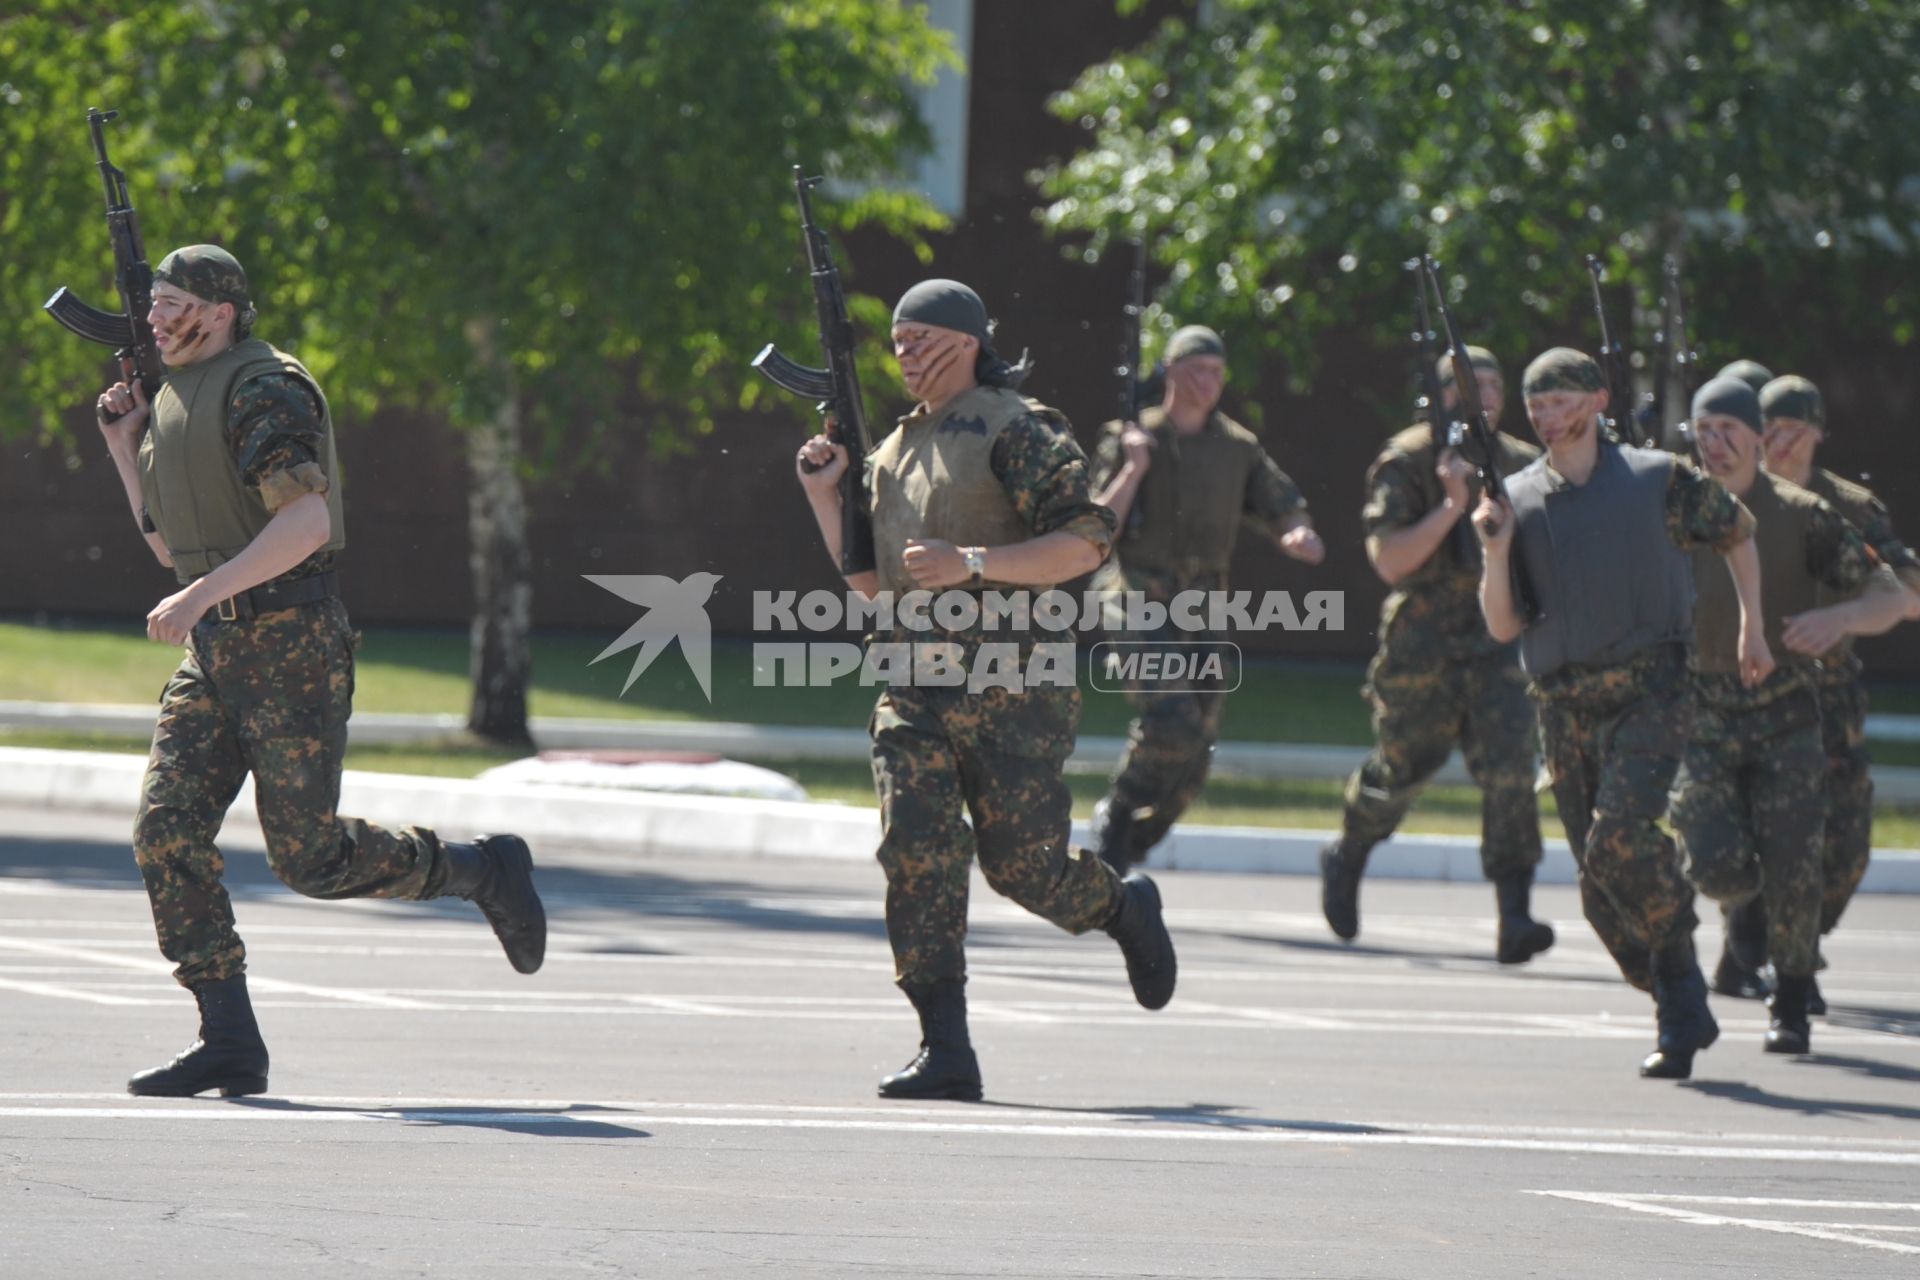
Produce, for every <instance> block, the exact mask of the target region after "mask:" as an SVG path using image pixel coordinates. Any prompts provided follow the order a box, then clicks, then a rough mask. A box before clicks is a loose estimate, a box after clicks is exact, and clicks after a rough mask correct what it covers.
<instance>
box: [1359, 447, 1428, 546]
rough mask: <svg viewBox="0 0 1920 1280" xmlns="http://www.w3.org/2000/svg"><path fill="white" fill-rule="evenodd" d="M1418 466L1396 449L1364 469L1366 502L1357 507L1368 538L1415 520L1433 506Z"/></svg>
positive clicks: (1415, 521) (1391, 530)
mask: <svg viewBox="0 0 1920 1280" xmlns="http://www.w3.org/2000/svg"><path fill="white" fill-rule="evenodd" d="M1418 466H1419V464H1418V463H1417V462H1416V461H1415V460H1414V459H1412V458H1410V457H1408V456H1407V455H1406V454H1404V453H1401V452H1400V451H1399V450H1398V449H1389V450H1388V451H1387V452H1385V453H1383V454H1381V455H1380V456H1379V457H1378V458H1377V459H1375V460H1374V464H1373V466H1372V468H1370V469H1369V470H1368V472H1367V505H1366V506H1364V507H1362V508H1361V509H1360V523H1361V527H1362V528H1363V529H1364V530H1365V532H1366V535H1367V536H1368V537H1369V538H1371V537H1374V536H1375V535H1377V534H1382V533H1392V532H1393V531H1394V530H1395V529H1404V528H1406V527H1407V526H1408V525H1410V524H1415V523H1417V522H1418V521H1419V520H1420V519H1421V517H1423V516H1425V515H1426V514H1427V512H1428V511H1430V510H1431V509H1432V505H1431V503H1429V501H1428V497H1427V492H1426V486H1425V485H1424V484H1422V482H1421V476H1420V474H1419V471H1418Z"/></svg>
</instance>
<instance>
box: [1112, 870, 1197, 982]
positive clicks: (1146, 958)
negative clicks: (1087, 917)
mask: <svg viewBox="0 0 1920 1280" xmlns="http://www.w3.org/2000/svg"><path fill="white" fill-rule="evenodd" d="M1104 927H1105V929H1106V931H1107V936H1108V937H1110V938H1112V939H1113V940H1114V941H1115V942H1117V943H1119V944H1120V954H1121V955H1123V956H1125V957H1126V960H1127V981H1128V982H1131V983H1132V984H1133V998H1134V999H1135V1000H1138V1001H1139V1002H1140V1003H1141V1005H1142V1006H1143V1007H1145V1008H1148V1009H1163V1008H1165V1007H1166V1004H1167V1001H1169V1000H1171V999H1173V984H1174V980H1175V978H1176V977H1177V976H1178V974H1179V962H1178V961H1177V960H1176V959H1175V958H1174V954H1173V937H1172V935H1171V934H1169V933H1168V932H1167V922H1166V918H1165V917H1164V915H1163V914H1162V913H1161V910H1160V887H1159V886H1158V885H1156V884H1154V882H1153V881H1152V880H1150V879H1149V878H1147V876H1146V875H1144V874H1142V873H1141V872H1138V871H1136V872H1134V873H1133V874H1132V875H1129V876H1128V877H1127V878H1126V879H1124V880H1122V881H1121V882H1120V901H1119V903H1118V905H1116V906H1115V907H1114V910H1113V917H1112V918H1111V919H1110V920H1108V921H1107V923H1106V925H1105V926H1104Z"/></svg>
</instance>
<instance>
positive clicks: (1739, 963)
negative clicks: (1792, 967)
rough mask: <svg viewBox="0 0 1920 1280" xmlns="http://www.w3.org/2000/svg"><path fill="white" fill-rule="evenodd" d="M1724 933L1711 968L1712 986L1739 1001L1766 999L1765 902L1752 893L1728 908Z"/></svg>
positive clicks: (1722, 993)
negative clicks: (1718, 956)
mask: <svg viewBox="0 0 1920 1280" xmlns="http://www.w3.org/2000/svg"><path fill="white" fill-rule="evenodd" d="M1726 926H1727V935H1726V940H1725V942H1723V943H1722V944H1721V947H1720V962H1719V963H1718V964H1716V965H1715V966H1714V967H1713V989H1714V990H1715V991H1717V992H1719V993H1720V994H1721V995H1723V996H1734V997H1736V998H1738V999H1741V1000H1764V999H1766V998H1767V991H1768V986H1767V980H1766V978H1765V976H1764V975H1763V974H1762V973H1761V970H1762V968H1764V967H1765V965H1766V963H1767V904H1766V903H1764V902H1762V901H1761V900H1760V896H1759V895H1758V894H1755V895H1754V896H1753V897H1752V898H1750V899H1748V900H1747V901H1746V902H1743V903H1741V904H1740V905H1739V906H1737V907H1731V908H1729V909H1728V910H1727V916H1726Z"/></svg>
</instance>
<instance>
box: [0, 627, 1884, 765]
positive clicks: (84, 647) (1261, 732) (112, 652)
mask: <svg viewBox="0 0 1920 1280" xmlns="http://www.w3.org/2000/svg"><path fill="white" fill-rule="evenodd" d="M613 638H614V637H613V636H612V635H605V636H602V635H591V636H588V635H539V636H536V637H534V641H533V651H534V683H533V691H532V694H531V698H530V705H531V708H532V713H533V714H534V715H536V716H577V717H589V718H595V717H604V718H611V719H630V720H739V721H750V722H753V723H757V724H770V725H816V724H819V725H855V726H858V725H864V724H865V723H866V720H867V713H868V711H869V710H871V708H872V706H873V697H874V694H873V690H872V689H868V688H862V687H861V686H859V685H858V684H852V683H846V682H840V683H837V684H834V685H831V686H828V687H825V688H818V689H794V688H782V687H777V686H770V685H758V686H756V685H755V684H754V669H753V649H752V646H751V645H748V644H741V643H724V642H723V643H716V644H715V645H714V649H713V701H712V702H711V703H709V702H708V701H707V699H706V697H705V695H704V694H702V693H701V691H700V687H699V685H698V684H697V683H696V682H695V681H694V679H693V675H692V673H691V672H690V671H688V669H687V665H686V662H685V661H684V660H683V659H682V658H681V657H680V655H679V654H678V652H669V653H666V654H663V655H661V657H660V658H659V659H658V660H657V661H655V662H654V664H653V665H652V666H651V667H649V668H648V669H647V671H646V672H645V673H644V674H643V675H642V676H641V677H640V678H639V679H638V680H637V681H635V682H634V685H633V688H632V689H630V690H628V691H627V692H626V694H625V695H624V696H623V695H622V694H621V691H620V686H621V684H622V683H623V682H624V681H625V680H626V678H627V672H628V669H629V667H630V665H631V661H632V658H631V654H630V652H629V653H620V654H615V655H614V656H613V657H611V658H609V659H607V660H606V661H604V662H601V663H597V664H596V663H594V662H593V659H594V657H595V656H596V655H597V654H599V653H600V651H601V650H602V649H604V648H605V647H606V646H607V644H609V643H611V641H612V640H613ZM178 660H179V651H178V650H175V649H170V648H167V647H165V646H162V645H157V644H154V643H152V642H151V641H149V640H147V639H146V637H145V635H144V634H143V633H142V632H141V631H139V630H138V629H137V628H136V627H134V626H132V625H128V626H125V627H102V626H97V625H90V626H86V627H78V626H60V625H50V626H42V625H34V624H28V623H20V622H0V700H16V699H17V700H25V701H50V702H109V703H151V702H153V701H154V700H155V699H156V698H158V696H159V693H160V688H161V686H162V685H163V684H165V683H166V679H167V676H168V675H169V674H170V673H171V672H172V670H173V668H174V666H175V664H176V663H177V662H178ZM1362 678H1363V669H1362V667H1361V666H1360V665H1359V664H1357V663H1343V662H1317V663H1314V662H1278V661H1250V662H1249V663H1248V664H1247V667H1246V674H1245V680H1244V683H1243V684H1242V686H1241V688H1240V690H1239V691H1238V692H1237V693H1235V694H1234V695H1233V698H1232V699H1231V701H1230V702H1229V704H1228V707H1227V719H1226V729H1225V735H1224V736H1225V737H1227V738H1228V739H1234V740H1240V741H1246V742H1320V743H1332V744H1336V745H1343V746H1367V745H1369V744H1370V743H1371V742H1372V740H1373V737H1372V730H1371V727H1370V725H1369V723H1368V714H1367V707H1366V704H1365V703H1364V702H1363V701H1362V700H1361V698H1360V696H1359V691H1360V683H1361V680H1362ZM1082 687H1083V688H1086V689H1087V693H1086V710H1085V715H1084V717H1083V719H1082V721H1081V726H1080V731H1081V732H1082V733H1088V734H1112V735H1119V734H1124V733H1125V732H1126V726H1127V721H1128V720H1129V719H1130V718H1131V710H1130V708H1129V707H1128V705H1127V703H1126V700H1125V699H1124V698H1122V697H1121V696H1120V695H1118V694H1112V693H1100V692H1097V691H1095V690H1092V689H1091V688H1088V687H1087V682H1085V681H1082ZM356 688H357V693H356V696H355V699H354V706H355V708H356V709H357V710H360V711H386V712H416V713H438V714H450V715H463V714H465V712H466V709H467V699H468V694H469V684H468V679H467V637H466V633H465V632H464V631H460V632H454V631H429V630H409V629H404V628H380V627H376V628H369V629H368V630H367V631H366V633H365V641H364V643H363V644H362V646H361V648H360V654H359V663H358V667H357V670H356ZM1873 705H1874V708H1875V709H1876V710H1880V711H1903V712H1909V713H1920V686H1914V685H1905V686H1902V685H1887V686H1876V687H1875V688H1874V690H1873ZM1874 758H1875V759H1876V760H1878V761H1879V762H1881V763H1882V764H1901V765H1920V743H1878V744H1876V745H1875V747H1874Z"/></svg>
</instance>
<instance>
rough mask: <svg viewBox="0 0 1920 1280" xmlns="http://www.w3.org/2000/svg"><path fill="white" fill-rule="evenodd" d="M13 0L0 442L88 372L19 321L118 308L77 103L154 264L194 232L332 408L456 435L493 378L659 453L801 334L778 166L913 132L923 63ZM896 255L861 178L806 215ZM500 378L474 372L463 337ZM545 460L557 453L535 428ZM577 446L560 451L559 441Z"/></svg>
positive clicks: (751, 21)
mask: <svg viewBox="0 0 1920 1280" xmlns="http://www.w3.org/2000/svg"><path fill="white" fill-rule="evenodd" d="M102 12H103V11H102V10H101V9H100V8H99V7H98V6H97V5H90V4H81V3H77V2H72V0H39V3H36V4H31V5H29V6H27V7H26V11H25V12H21V11H19V10H16V11H15V13H14V14H13V16H10V17H4V18H0V78H4V80H5V83H4V84H0V134H3V135H4V137H5V139H6V146H5V147H4V148H0V235H4V239H5V243H6V245H7V246H8V252H7V253H6V254H4V255H0V288H3V289H4V293H5V296H7V297H8V298H10V299H13V300H15V301H14V304H13V305H11V306H9V307H7V308H5V309H4V310H0V350H7V351H10V352H13V353H15V356H16V359H15V360H14V361H13V362H11V368H12V369H13V370H15V371H16V373H15V375H14V376H9V377H8V378H7V379H4V380H0V431H18V430H20V429H23V428H24V429H34V430H38V431H39V432H42V433H48V432H51V431H53V430H54V429H56V424H57V419H58V415H59V413H60V411H61V410H62V409H64V408H67V407H70V406H73V405H75V404H80V403H85V402H87V401H90V400H91V398H92V395H93V393H94V391H95V390H97V388H96V386H95V385H94V384H95V383H96V382H97V381H98V379H99V372H100V360H99V356H100V351H99V349H97V348H96V349H92V350H88V349H86V348H85V347H84V346H82V345H81V344H79V343H77V341H76V340H74V339H72V338H71V337H69V336H68V335H67V334H65V333H64V332H63V331H61V330H59V329H58V328H57V326H55V325H53V324H52V322H51V321H49V320H47V319H46V318H45V317H44V316H40V315H37V314H35V307H33V306H27V305H24V303H25V301H26V300H27V299H32V300H33V301H34V303H35V304H37V303H38V301H39V300H41V299H43V298H45V297H46V296H47V295H48V294H50V293H51V292H52V291H53V288H54V287H55V286H56V285H58V284H62V283H65V284H70V285H72V286H73V287H74V289H75V290H76V292H78V293H80V294H81V296H83V297H85V298H88V299H89V300H90V301H93V302H95V303H96V304H97V305H105V306H111V305H116V304H117V298H115V297H114V295H113V291H112V287H111V274H110V271H111V264H110V261H109V260H108V259H107V258H106V256H105V243H106V242H105V236H104V232H103V231H102V229H101V227H100V224H99V223H98V222H97V221H96V220H95V219H94V218H93V213H94V211H95V210H97V209H98V208H99V207H100V191H99V184H98V181H97V178H96V176H95V174H94V170H93V168H92V166H91V155H90V153H89V151H88V149H87V135H86V123H85V109H86V107H88V106H89V105H101V106H112V107H117V108H118V109H119V110H120V112H121V117H122V118H121V120H119V121H118V122H116V123H115V124H114V125H112V126H110V135H109V136H110V141H111V143H112V145H113V146H114V156H115V159H116V161H117V162H118V163H119V164H120V165H121V166H122V167H123V168H126V169H127V170H128V171H129V173H130V175H131V180H132V190H133V194H134V200H135V203H136V205H137V206H138V207H139V208H140V211H141V216H142V219H143V223H144V226H145V229H146V232H147V235H148V238H149V240H150V244H149V249H150V250H151V251H152V253H153V255H154V257H155V258H156V259H157V257H158V256H159V255H160V254H162V253H164V252H165V251H166V250H167V249H168V248H170V247H172V246H173V245H175V244H179V243H186V242H191V241H195V240H215V241H218V242H220V243H224V244H226V245H227V246H228V247H230V248H231V249H233V250H234V252H235V253H236V254H237V255H238V256H239V258H240V260H241V261H242V262H243V263H245V264H247V266H248V268H249V270H250V273H251V274H252V275H253V277H254V278H255V281H256V291H257V293H258V294H259V295H260V296H259V297H258V299H257V301H258V302H259V304H260V310H261V317H262V319H261V324H260V332H261V333H262V334H263V336H268V337H270V338H272V339H273V340H274V341H276V342H278V343H280V344H282V345H285V346H288V347H290V348H292V349H295V350H297V351H298V352H299V354H300V355H301V356H302V358H303V359H305V360H306V361H307V362H308V364H309V365H310V366H311V367H312V368H313V369H314V371H315V373H316V374H317V375H318V376H319V377H320V378H321V379H322V380H323V381H324V382H325V384H326V386H327V388H328V391H329V393H330V394H331V395H332V396H333V397H334V399H335V402H336V403H337V404H344V405H346V406H348V407H349V408H351V409H354V410H359V411H365V410H368V409H371V408H372V407H373V406H375V405H378V404H388V405H391V404H395V403H405V404H411V405H415V406H420V407H426V408H430V409H442V410H445V411H446V412H447V413H448V414H449V415H450V416H451V417H452V418H453V419H454V420H455V421H457V422H462V423H471V422H480V421H486V420H488V419H489V418H490V417H491V415H492V414H493V412H494V410H495V408H496V399H497V396H498V395H499V392H500V385H501V383H502V381H503V375H510V377H511V379H512V382H513V384H514V385H516V386H517V387H518V388H519V390H520V392H521V395H522V399H523V400H524V402H525V404H526V406H527V410H528V412H529V414H530V415H531V417H532V420H534V421H537V422H538V423H540V424H541V425H543V426H545V427H549V428H564V427H566V426H569V425H572V424H587V425H589V426H590V427H591V428H593V429H599V430H605V429H607V428H608V427H609V426H612V425H617V423H618V419H617V418H616V416H615V409H616V407H617V406H619V405H623V404H624V405H626V406H628V407H629V408H630V409H631V408H632V407H633V406H636V405H648V404H651V405H671V406H672V408H671V411H670V412H662V413H659V414H658V415H654V416H650V417H649V418H648V421H647V427H648V429H649V430H653V431H658V432H661V433H663V434H665V435H667V436H671V435H672V434H673V433H674V432H677V431H684V430H686V429H689V428H697V427H699V426H701V425H703V424H705V423H707V422H708V421H709V420H710V417H711V415H712V414H713V413H714V412H715V411H716V410H717V409H722V408H725V407H728V406H729V405H732V404H735V403H738V402H739V401H741V400H743V399H744V400H746V401H747V402H749V403H751V402H752V401H753V400H755V399H756V398H757V397H758V396H759V395H760V394H761V393H760V391H759V388H758V387H757V386H756V385H755V383H754V382H752V381H749V379H748V376H747V374H746V373H745V371H744V370H743V367H742V366H743V361H742V359H741V355H742V352H748V353H750V352H751V351H752V350H754V349H756V348H757V346H758V345H759V344H760V343H761V342H764V341H766V340H767V338H769V337H771V336H776V334H775V333H770V332H769V329H770V327H775V326H776V325H777V324H778V321H777V320H776V317H780V318H784V321H785V327H784V332H783V333H781V334H779V335H778V336H785V337H787V338H788V339H789V341H790V342H791V341H795V340H797V339H798V338H799V336H800V334H801V328H800V325H801V322H802V321H803V320H804V319H805V316H806V311H805V303H806V292H805V289H804V281H803V278H802V279H801V280H796V279H795V274H796V272H797V270H798V265H797V264H798V263H799V261H800V258H799V234H798V231H797V228H796V224H795V215H794V210H793V199H792V188H791V179H790V171H789V167H790V166H791V165H792V164H795V163H803V164H805V165H807V166H808V167H809V168H815V167H824V168H825V169H826V170H827V171H829V172H831V173H834V174H835V175H838V176H841V177H845V178H848V179H852V180H861V179H872V178H875V177H878V176H881V175H884V174H886V173H888V172H890V171H893V170H894V169H895V168H896V167H897V166H899V165H900V163H901V162H902V161H903V160H905V159H906V158H908V157H909V156H910V155H911V154H912V153H913V152H914V151H915V150H917V149H919V148H920V147H922V146H923V145H924V143H925V140H926V136H925V130H924V127H923V126H922V124H921V122H920V120H919V118H918V115H917V113H916V111H915V109H914V105H913V100H912V84H913V82H915V81H923V80H925V79H927V78H929V77H930V76H931V75H932V74H933V73H934V71H935V70H936V69H937V68H938V67H939V66H940V65H941V64H942V63H943V61H947V60H951V59H952V58H953V54H952V51H951V49H950V48H949V41H948V40H947V37H946V36H945V35H944V34H943V33H940V32H937V31H934V30H932V29H930V28H929V27H928V25H927V23H926V19H925V14H924V12H923V10H922V9H921V8H920V7H919V6H912V5H899V4H895V3H891V2H890V0H593V2H591V3H587V2H585V0H543V2H542V3H540V4H506V3H474V4H467V3H446V2H442V3H422V4H395V3H387V2H381V0H331V2H330V3H327V4H312V3H303V2H301V0H200V2H199V3H194V4H172V3H166V4H162V3H136V4H130V5H120V6H115V7H114V9H113V13H114V14H115V15H116V16H115V17H113V18H111V19H106V18H103V17H102V16H101V15H102ZM826 211H827V212H828V213H830V214H831V215H832V216H834V217H836V218H838V219H839V220H840V221H841V224H842V225H843V226H845V225H853V224H855V223H861V222H878V223H880V224H882V225H884V226H886V227H888V228H890V229H892V230H895V231H906V232H912V231H915V230H917V229H921V228H926V227H930V226H932V225H935V223H936V221H937V215H935V214H934V213H933V212H932V211H931V210H930V209H928V208H927V207H926V206H925V205H924V204H923V203H922V202H920V201H919V200H917V199H915V198H911V197H907V196H903V195H900V194H897V193H894V192H889V191H887V190H885V189H884V188H880V187H877V186H870V187H867V188H865V193H864V194H862V195H860V196H859V197H857V198H854V199H851V200H848V201H844V202H840V203H838V204H836V205H832V206H831V207H829V208H828V209H827V210H826ZM477 344H479V345H484V346H486V347H489V348H491V349H493V350H496V351H498V352H499V353H500V355H501V359H502V361H503V364H502V366H501V367H498V368H495V369H493V370H491V371H490V370H488V369H487V368H485V367H484V365H483V363H482V362H476V359H475V354H474V353H475V347H476V345H477ZM561 438H564V431H562V432H561ZM580 443H581V442H580V441H578V440H571V441H569V442H568V447H569V448H577V447H578V446H579V444H580Z"/></svg>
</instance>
